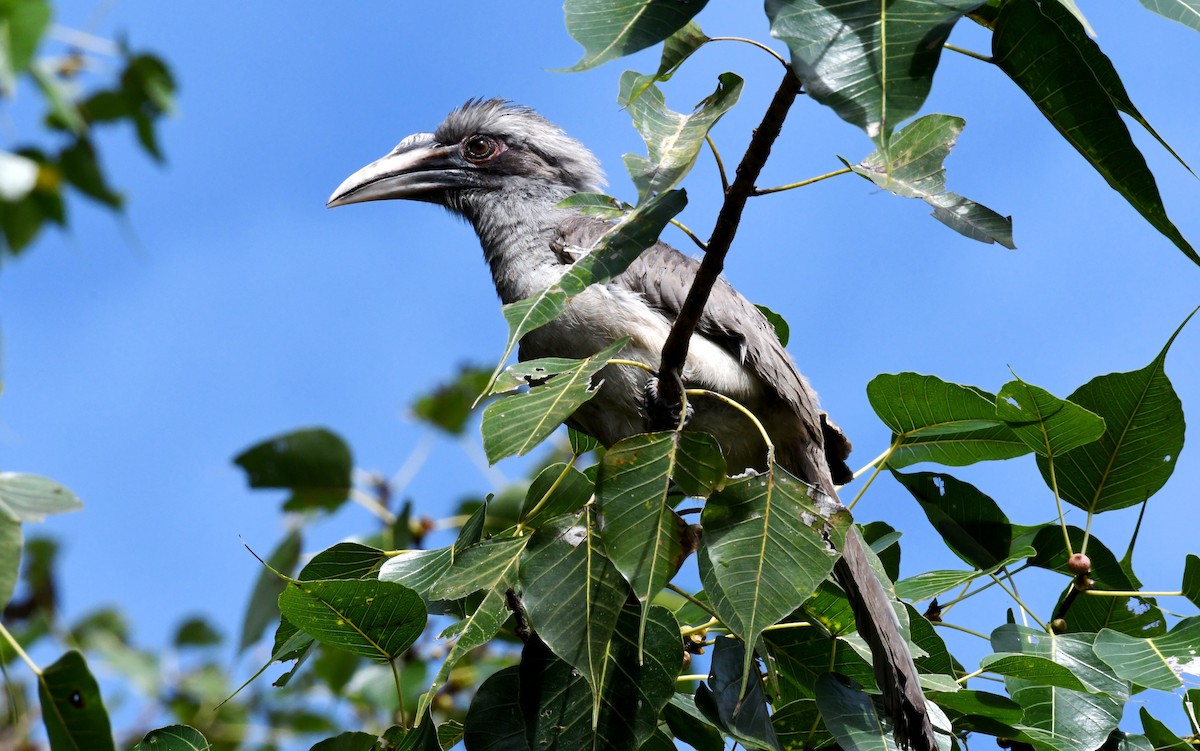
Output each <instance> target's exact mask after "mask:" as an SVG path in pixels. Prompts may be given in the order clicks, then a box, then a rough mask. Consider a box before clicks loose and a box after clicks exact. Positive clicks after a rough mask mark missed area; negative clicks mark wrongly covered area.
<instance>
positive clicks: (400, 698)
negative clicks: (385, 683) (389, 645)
mask: <svg viewBox="0 0 1200 751" xmlns="http://www.w3.org/2000/svg"><path fill="white" fill-rule="evenodd" d="M388 665H389V666H390V667H391V668H392V680H393V681H394V682H395V683H396V702H397V706H398V708H399V714H400V726H401V727H403V728H405V729H407V728H408V719H407V718H406V717H405V716H404V692H403V691H401V690H400V671H399V670H398V669H397V668H396V660H394V659H393V660H388Z"/></svg>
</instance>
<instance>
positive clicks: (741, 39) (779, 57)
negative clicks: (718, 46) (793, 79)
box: [708, 37, 792, 72]
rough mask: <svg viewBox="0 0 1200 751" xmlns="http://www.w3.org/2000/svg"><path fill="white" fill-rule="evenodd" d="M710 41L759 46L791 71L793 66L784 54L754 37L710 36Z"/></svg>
mask: <svg viewBox="0 0 1200 751" xmlns="http://www.w3.org/2000/svg"><path fill="white" fill-rule="evenodd" d="M708 41H710V42H742V43H743V44H749V45H750V46H752V47H758V48H759V49H760V50H762V51H763V52H766V53H767V54H768V55H770V56H771V57H773V58H775V59H776V60H778V61H779V64H780V65H782V66H783V67H785V68H787V69H788V71H789V72H790V71H791V69H792V66H791V65H789V64H788V61H787V60H784V59H783V55H781V54H779V53H778V52H776V51H775V50H773V49H771V48H770V47H768V46H767V45H765V44H763V43H762V42H759V41H756V40H754V39H747V38H745V37H709V40H708Z"/></svg>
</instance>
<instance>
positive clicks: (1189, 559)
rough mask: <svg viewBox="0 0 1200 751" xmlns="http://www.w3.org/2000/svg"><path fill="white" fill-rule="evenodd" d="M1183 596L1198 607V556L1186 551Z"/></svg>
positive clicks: (1199, 593) (1199, 590)
mask: <svg viewBox="0 0 1200 751" xmlns="http://www.w3.org/2000/svg"><path fill="white" fill-rule="evenodd" d="M1181 589H1182V590H1183V596H1184V597H1186V598H1187V599H1188V602H1190V603H1192V604H1193V605H1195V606H1196V607H1198V608H1200V556H1197V555H1195V554H1194V553H1188V554H1187V556H1186V557H1185V558H1184V564H1183V585H1182V586H1181Z"/></svg>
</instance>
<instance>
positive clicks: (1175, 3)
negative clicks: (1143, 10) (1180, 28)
mask: <svg viewBox="0 0 1200 751" xmlns="http://www.w3.org/2000/svg"><path fill="white" fill-rule="evenodd" d="M1142 5H1144V6H1146V7H1147V8H1149V9H1150V10H1152V11H1154V12H1155V13H1157V14H1159V15H1160V16H1162V17H1164V18H1169V19H1171V20H1172V21H1178V22H1179V23H1181V24H1183V25H1184V26H1189V27H1191V28H1193V29H1195V30H1196V31H1200V2H1198V1H1197V0H1142Z"/></svg>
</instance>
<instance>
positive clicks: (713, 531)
mask: <svg viewBox="0 0 1200 751" xmlns="http://www.w3.org/2000/svg"><path fill="white" fill-rule="evenodd" d="M701 523H702V525H703V527H704V538H703V541H702V543H701V546H700V554H699V565H700V580H701V581H702V582H704V588H705V590H706V591H707V592H708V594H709V597H710V598H711V601H712V604H713V607H714V608H715V610H716V612H717V616H718V617H719V618H720V619H721V621H722V622H723V623H724V624H725V625H726V626H728V627H729V629H730V631H732V632H733V633H735V634H737V635H738V636H740V637H741V638H742V639H744V640H745V641H746V642H747V643H750V644H753V643H755V642H757V641H758V637H759V635H760V634H762V632H763V629H765V628H766V627H768V626H771V625H774V624H775V623H777V622H779V620H780V619H782V618H783V617H784V616H785V615H787V614H789V613H791V612H792V611H794V610H795V609H796V608H798V607H799V606H800V605H801V604H802V603H803V602H804V601H805V600H806V599H808V597H809V596H810V595H811V594H812V593H813V592H814V591H816V589H817V585H819V584H820V583H821V581H822V580H824V578H825V577H826V576H828V575H829V573H830V572H831V571H832V570H833V564H834V562H835V561H836V560H837V553H836V552H835V549H837V550H840V549H841V545H842V541H843V539H844V537H845V534H846V527H847V525H848V524H849V523H850V522H849V518H848V514H846V513H844V509H843V510H841V511H837V512H834V513H832V514H831V513H830V509H827V508H819V507H818V506H817V505H816V504H815V503H814V502H813V500H812V499H811V498H810V497H809V495H808V486H807V485H805V484H804V483H802V482H801V481H799V480H797V479H795V478H793V477H792V476H791V475H789V474H788V473H787V472H786V471H785V470H784V469H783V468H781V467H779V466H778V465H775V466H774V467H772V469H771V471H770V472H767V473H765V474H759V475H751V476H746V477H740V478H737V479H733V480H730V481H729V482H728V483H727V484H726V485H725V487H724V488H722V489H721V490H720V491H717V492H716V493H713V494H712V496H711V497H710V498H709V499H708V502H707V503H706V504H705V506H704V512H703V514H702V515H701ZM810 525H811V526H810ZM830 546H833V547H832V548H831V547H830ZM745 659H746V662H745V665H744V666H743V677H745V676H746V675H748V673H749V670H750V659H751V655H750V653H749V652H747V653H746V656H745Z"/></svg>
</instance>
